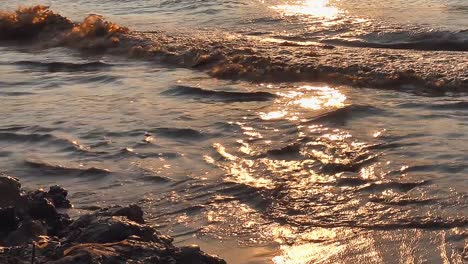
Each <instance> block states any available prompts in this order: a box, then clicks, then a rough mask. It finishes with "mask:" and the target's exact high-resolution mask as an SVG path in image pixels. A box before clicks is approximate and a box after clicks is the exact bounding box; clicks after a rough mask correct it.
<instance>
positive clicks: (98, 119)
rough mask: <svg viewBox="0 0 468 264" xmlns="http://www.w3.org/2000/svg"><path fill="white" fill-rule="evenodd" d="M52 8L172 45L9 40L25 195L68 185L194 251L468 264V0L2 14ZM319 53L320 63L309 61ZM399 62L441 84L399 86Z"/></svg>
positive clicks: (74, 196) (156, 5)
mask: <svg viewBox="0 0 468 264" xmlns="http://www.w3.org/2000/svg"><path fill="white" fill-rule="evenodd" d="M37 3H43V4H47V5H50V7H51V9H53V10H54V11H56V12H57V13H60V14H62V15H64V16H66V17H69V18H70V19H72V20H74V21H81V20H83V18H84V17H86V15H87V14H89V13H98V14H102V15H104V16H105V17H106V18H109V20H111V21H114V22H116V23H118V24H119V25H123V26H127V27H129V28H130V29H131V30H132V31H133V32H136V33H135V34H136V35H138V36H141V35H144V36H145V37H146V38H147V39H151V40H152V41H153V42H152V43H151V45H149V46H151V47H154V46H158V45H160V46H164V47H166V49H164V52H169V51H171V52H172V53H171V54H173V55H172V57H170V58H171V59H172V60H170V61H167V60H164V59H158V57H144V58H141V57H138V58H135V57H131V58H129V57H128V56H126V55H124V54H116V53H115V52H111V53H108V52H102V51H101V50H99V51H91V52H90V50H82V49H76V48H73V47H72V48H70V46H65V47H61V46H60V45H55V46H53V47H51V46H48V45H45V44H47V43H48V42H46V41H47V40H41V41H43V42H40V43H21V44H17V43H11V42H3V43H2V45H1V47H0V52H1V54H2V55H3V56H1V58H0V72H1V78H0V98H1V99H0V100H1V102H2V108H1V110H0V113H1V115H2V116H3V119H2V124H1V125H0V168H1V171H2V172H5V173H7V174H9V175H13V176H16V177H19V178H20V179H21V180H22V182H23V183H24V185H25V186H26V187H28V188H36V187H45V186H48V185H51V184H60V185H63V186H64V187H65V188H67V189H68V190H70V193H71V200H72V202H73V203H74V205H75V208H76V209H75V210H73V211H72V213H76V214H78V213H80V211H81V210H86V209H88V208H90V207H94V206H107V205H110V204H116V203H118V204H129V203H137V204H139V205H141V206H143V207H144V208H145V211H146V212H147V215H146V217H147V218H148V220H149V222H150V223H151V224H153V225H155V226H156V227H157V228H158V229H160V230H161V231H163V232H166V233H169V234H171V235H173V236H174V237H175V239H176V242H177V243H180V244H191V243H198V244H200V245H201V246H202V248H203V249H204V250H205V251H208V252H210V253H216V254H219V255H220V256H221V257H223V258H225V259H226V260H227V261H228V262H229V263H276V264H280V263H350V262H362V263H403V262H405V263H406V262H408V263H463V261H464V260H465V261H466V258H467V255H466V252H467V249H466V239H467V235H466V227H467V225H468V208H467V199H468V195H467V187H468V182H467V178H466V175H467V172H468V167H467V165H468V164H467V160H468V154H467V153H466V149H467V147H468V145H467V143H466V142H468V134H467V133H466V131H467V129H468V115H467V113H468V97H467V96H466V94H465V93H464V92H465V91H466V90H464V89H465V88H466V84H467V80H468V78H467V77H468V72H467V70H466V69H467V68H468V55H467V53H466V51H467V48H466V47H467V46H466V44H467V42H466V41H467V31H466V30H467V27H468V22H467V20H466V19H467V17H468V16H467V10H468V9H467V4H466V3H465V2H464V1H432V0H425V1H422V0H421V1H413V2H411V3H407V2H405V1H396V0H395V1H385V3H384V2H382V3H375V1H351V0H350V1H335V2H333V1H330V2H328V1H242V0H236V1H217V0H213V1H160V2H158V1H143V0H141V1H111V0H106V1H90V0H86V1H85V0H80V1H73V2H72V1H69V2H68V1H52V0H50V1H26V2H25V1H21V2H19V1H9V2H8V3H2V4H0V7H1V8H2V9H4V10H10V11H11V10H13V9H14V8H16V6H18V4H22V5H26V4H37ZM134 37H135V35H131V36H130V37H129V38H131V39H132V40H134ZM147 39H146V41H147ZM163 40H164V41H166V42H163ZM205 42H206V43H209V45H207V46H209V47H211V49H207V50H205V49H204V45H203V43H205ZM215 42H216V43H217V44H216V43H215ZM161 43H163V44H161ZM210 45H211V46H210ZM317 45H318V47H319V48H318V49H317V52H318V54H319V55H320V56H321V57H317V56H316V55H314V54H312V55H310V54H309V56H307V57H306V56H304V54H307V53H309V52H310V49H312V50H313V49H315V47H316V46H317ZM327 45H333V47H334V48H333V47H330V46H327ZM218 46H219V47H218ZM248 49H255V51H249V50H248ZM187 50H196V51H197V52H199V53H201V52H202V51H203V52H207V53H210V52H211V53H215V52H219V53H222V54H223V56H224V57H223V63H224V62H225V61H229V62H232V61H235V60H236V59H237V60H239V61H240V63H243V64H242V65H244V66H245V65H247V63H249V62H252V63H258V64H255V65H260V66H258V67H259V68H262V67H264V68H268V67H271V68H272V67H279V69H278V70H277V71H276V72H273V71H272V72H273V73H278V74H277V76H274V75H275V74H272V75H273V77H278V78H273V77H271V78H266V77H265V76H266V75H267V74H269V72H268V71H265V74H261V73H260V74H258V75H254V74H251V73H249V74H247V73H248V72H247V73H246V71H252V72H253V69H251V68H246V69H242V68H241V69H240V70H239V72H235V71H234V73H233V72H232V71H230V72H229V74H224V75H219V74H218V75H217V74H216V73H214V72H213V69H208V70H207V69H205V68H199V67H197V66H196V65H195V66H194V65H192V66H188V64H187V63H186V62H187V60H188V59H185V60H184V61H183V62H180V60H181V58H187V57H188V55H187V54H189V55H191V54H192V53H187ZM313 51H314V50H313ZM199 53H196V54H199ZM202 54H204V53H202ZM239 54H242V55H243V57H241V58H239ZM350 54H351V55H350ZM165 56H167V57H169V55H167V54H166V53H165ZM262 56H263V57H262ZM268 56H276V57H275V58H273V60H272V61H268V60H266V59H265V58H267V57H268ZM167 57H164V58H167ZM153 58H154V59H153ZM314 58H319V59H318V62H317V64H314V65H318V66H317V71H318V72H324V73H325V72H326V73H327V74H331V73H334V74H335V75H330V76H341V75H337V74H341V73H343V72H345V73H346V74H348V75H353V74H354V75H356V76H367V77H366V78H367V79H363V80H372V81H365V82H364V81H362V82H349V80H348V79H346V80H343V81H341V82H339V81H337V78H338V77H336V78H332V77H330V76H329V77H327V78H320V76H319V77H317V78H315V79H314V78H312V77H311V75H310V74H308V73H307V71H303V72H299V73H297V72H292V71H290V70H288V69H286V68H287V67H292V68H294V67H296V68H297V69H302V70H303V69H306V67H307V66H308V63H309V62H310V61H313V60H315V59H314ZM274 59H277V60H278V61H281V62H284V64H279V63H276V62H274ZM173 60H174V61H176V63H174V61H173ZM259 61H261V62H262V63H260V62H259ZM345 64H346V65H345ZM220 65H221V66H223V65H224V66H226V65H228V64H217V65H216V66H217V67H221V66H220ZM330 65H333V67H332V66H330ZM226 67H227V66H226ZM281 67H282V68H281ZM314 67H315V66H314ZM296 68H294V69H296ZM400 68H408V69H412V70H414V71H415V74H416V76H415V78H416V77H417V78H419V79H417V80H424V81H427V82H419V81H418V82H415V81H414V80H413V79H410V78H409V79H402V80H399V81H398V82H394V85H392V84H393V82H390V81H389V80H390V78H391V76H392V74H395V72H396V71H397V70H399V69H400ZM236 69H237V68H236ZM365 69H368V71H365ZM231 70H232V69H231ZM255 70H257V69H255ZM242 74H244V75H242ZM418 74H419V75H418ZM362 78H364V77H362ZM440 79H444V80H446V81H447V82H446V83H443V84H438V85H439V86H437V85H435V84H437V83H435V82H437V81H439V80H440ZM382 80H386V81H387V82H386V83H387V85H385V86H383V85H382V86H379V85H378V84H380V83H382V82H383V81H382ZM405 81H407V82H408V83H406V82H405ZM340 83H341V84H340ZM374 84H375V85H374ZM435 87H439V88H435ZM382 88H385V89H382ZM445 89H447V90H449V91H450V92H448V93H445V92H444V91H445Z"/></svg>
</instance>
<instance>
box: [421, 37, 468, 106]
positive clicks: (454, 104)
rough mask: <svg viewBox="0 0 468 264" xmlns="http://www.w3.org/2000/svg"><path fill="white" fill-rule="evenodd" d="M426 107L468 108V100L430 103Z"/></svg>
mask: <svg viewBox="0 0 468 264" xmlns="http://www.w3.org/2000/svg"><path fill="white" fill-rule="evenodd" d="M467 45H468V44H467ZM426 107H427V108H430V109H434V110H468V102H456V103H445V104H430V105H426Z"/></svg>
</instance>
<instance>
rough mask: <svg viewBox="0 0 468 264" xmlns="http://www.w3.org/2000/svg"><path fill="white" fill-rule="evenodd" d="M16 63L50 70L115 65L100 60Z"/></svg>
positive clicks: (72, 69) (82, 69) (75, 70)
mask: <svg viewBox="0 0 468 264" xmlns="http://www.w3.org/2000/svg"><path fill="white" fill-rule="evenodd" d="M13 64H15V65H20V66H27V67H34V68H41V69H46V70H47V71H49V72H77V71H102V70H103V69H106V68H109V67H112V66H113V65H111V64H107V63H104V62H100V61H94V62H86V63H72V62H39V61H17V62H14V63H13Z"/></svg>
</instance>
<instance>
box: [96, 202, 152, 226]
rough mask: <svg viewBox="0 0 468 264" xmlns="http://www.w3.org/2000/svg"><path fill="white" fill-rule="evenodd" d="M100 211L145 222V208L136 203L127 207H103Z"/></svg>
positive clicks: (107, 214) (141, 222) (104, 213)
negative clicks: (142, 208)
mask: <svg viewBox="0 0 468 264" xmlns="http://www.w3.org/2000/svg"><path fill="white" fill-rule="evenodd" d="M98 213H99V214H102V215H106V216H125V217H127V218H128V219H129V220H132V221H135V222H137V223H140V224H144V223H145V220H144V219H143V210H141V208H140V207H139V206H138V205H135V204H131V205H129V206H127V207H122V206H113V207H110V208H105V209H102V210H100V211H99V212H98Z"/></svg>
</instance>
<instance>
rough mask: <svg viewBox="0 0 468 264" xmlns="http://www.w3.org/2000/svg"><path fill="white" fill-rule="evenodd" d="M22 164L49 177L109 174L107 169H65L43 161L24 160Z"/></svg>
mask: <svg viewBox="0 0 468 264" xmlns="http://www.w3.org/2000/svg"><path fill="white" fill-rule="evenodd" d="M24 164H25V165H27V166H28V167H31V168H33V169H36V170H39V171H41V172H42V173H46V174H49V175H57V174H59V175H64V174H65V175H69V174H71V175H78V176H86V175H108V174H110V173H111V172H110V171H109V170H107V169H102V168H96V167H88V168H82V167H66V166H62V165H55V164H50V163H47V162H43V161H38V160H25V161H24Z"/></svg>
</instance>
